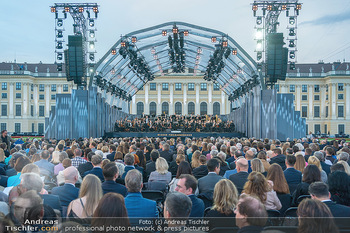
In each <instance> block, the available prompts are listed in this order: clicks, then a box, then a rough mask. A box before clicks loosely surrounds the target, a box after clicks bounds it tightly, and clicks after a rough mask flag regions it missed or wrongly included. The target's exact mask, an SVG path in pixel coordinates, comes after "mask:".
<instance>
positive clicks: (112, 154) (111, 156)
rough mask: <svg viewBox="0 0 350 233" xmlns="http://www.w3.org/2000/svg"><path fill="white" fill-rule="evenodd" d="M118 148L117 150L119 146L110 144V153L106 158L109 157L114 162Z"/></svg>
mask: <svg viewBox="0 0 350 233" xmlns="http://www.w3.org/2000/svg"><path fill="white" fill-rule="evenodd" d="M116 150H117V147H116V146H115V145H110V146H109V154H108V155H106V158H107V159H109V160H110V161H111V162H114V160H115V153H116Z"/></svg>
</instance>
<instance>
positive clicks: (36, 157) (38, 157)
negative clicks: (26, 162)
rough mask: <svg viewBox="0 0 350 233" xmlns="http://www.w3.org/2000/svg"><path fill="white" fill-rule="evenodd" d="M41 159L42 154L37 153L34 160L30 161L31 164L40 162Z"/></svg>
mask: <svg viewBox="0 0 350 233" xmlns="http://www.w3.org/2000/svg"><path fill="white" fill-rule="evenodd" d="M40 159H41V158H40V154H38V153H35V154H34V155H33V157H32V159H31V160H30V162H32V163H35V162H37V161H39V160H40Z"/></svg>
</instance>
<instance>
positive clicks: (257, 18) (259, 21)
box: [256, 16, 262, 25]
mask: <svg viewBox="0 0 350 233" xmlns="http://www.w3.org/2000/svg"><path fill="white" fill-rule="evenodd" d="M256 24H257V25H260V24H262V17H261V16H258V17H256Z"/></svg>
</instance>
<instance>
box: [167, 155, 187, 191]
mask: <svg viewBox="0 0 350 233" xmlns="http://www.w3.org/2000/svg"><path fill="white" fill-rule="evenodd" d="M183 174H190V175H192V169H191V166H190V164H189V163H188V162H187V161H182V162H181V163H180V165H179V167H178V168H177V172H176V176H175V177H174V178H173V179H172V180H171V181H170V183H169V192H174V191H175V188H176V187H177V182H179V177H180V176H181V175H183Z"/></svg>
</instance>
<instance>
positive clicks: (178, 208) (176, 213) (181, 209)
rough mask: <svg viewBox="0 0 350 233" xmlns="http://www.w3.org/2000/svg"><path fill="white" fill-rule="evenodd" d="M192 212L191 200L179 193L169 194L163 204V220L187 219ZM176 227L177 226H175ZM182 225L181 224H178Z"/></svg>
mask: <svg viewBox="0 0 350 233" xmlns="http://www.w3.org/2000/svg"><path fill="white" fill-rule="evenodd" d="M191 210H192V201H191V199H190V198H189V197H188V196H187V195H185V194H183V193H180V192H173V193H169V194H168V195H167V197H166V199H165V202H164V218H165V219H173V218H177V219H178V218H180V219H181V218H182V219H187V218H188V216H189V215H190V213H191ZM175 225H178V224H175ZM180 225H182V224H180Z"/></svg>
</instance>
